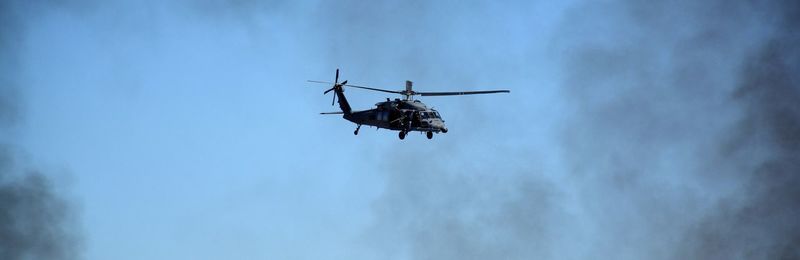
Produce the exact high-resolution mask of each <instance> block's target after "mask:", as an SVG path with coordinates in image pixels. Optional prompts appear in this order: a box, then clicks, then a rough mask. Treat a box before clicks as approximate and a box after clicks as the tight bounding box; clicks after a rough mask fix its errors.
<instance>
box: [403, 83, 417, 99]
mask: <svg viewBox="0 0 800 260" xmlns="http://www.w3.org/2000/svg"><path fill="white" fill-rule="evenodd" d="M413 84H414V82H411V81H410V80H406V91H405V92H403V96H404V97H405V98H404V99H403V100H411V99H412V97H413V96H414V90H413V89H412V87H411V85H413Z"/></svg>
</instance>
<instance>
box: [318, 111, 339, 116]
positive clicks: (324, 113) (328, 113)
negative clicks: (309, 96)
mask: <svg viewBox="0 0 800 260" xmlns="http://www.w3.org/2000/svg"><path fill="white" fill-rule="evenodd" d="M319 114H320V115H341V114H344V112H342V111H339V112H322V113H319Z"/></svg>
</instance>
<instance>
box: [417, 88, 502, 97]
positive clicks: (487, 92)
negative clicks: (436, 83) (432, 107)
mask: <svg viewBox="0 0 800 260" xmlns="http://www.w3.org/2000/svg"><path fill="white" fill-rule="evenodd" d="M495 93H511V91H510V90H505V89H502V90H482V91H457V92H415V94H417V95H420V96H460V95H477V94H495Z"/></svg>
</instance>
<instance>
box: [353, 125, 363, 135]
mask: <svg viewBox="0 0 800 260" xmlns="http://www.w3.org/2000/svg"><path fill="white" fill-rule="evenodd" d="M358 129H361V125H358V127H356V130H355V131H353V134H354V135H358Z"/></svg>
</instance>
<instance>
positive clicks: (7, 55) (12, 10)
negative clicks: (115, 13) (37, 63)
mask: <svg viewBox="0 0 800 260" xmlns="http://www.w3.org/2000/svg"><path fill="white" fill-rule="evenodd" d="M32 6H35V4H34V3H26V2H25V1H3V2H2V3H0V56H2V57H3V58H2V59H0V133H2V134H3V140H0V142H6V141H8V140H7V139H6V138H8V137H9V136H10V135H12V133H13V131H12V130H13V129H14V128H15V127H16V126H17V125H18V124H19V122H20V121H22V120H23V119H24V111H23V104H22V103H23V102H22V100H23V98H24V96H23V95H22V94H24V93H23V90H24V87H22V86H20V85H19V84H20V83H19V79H18V76H17V75H18V69H17V68H18V52H19V51H20V46H21V44H22V43H23V42H24V29H25V22H26V20H25V19H30V18H35V16H34V17H28V16H27V15H30V14H34V13H35V12H28V11H30V10H31V7H32ZM18 154H19V152H18V151H16V150H15V148H14V145H12V144H8V143H0V259H9V260H23V259H32V260H33V259H66V260H69V259H78V258H79V252H78V245H79V242H78V241H79V240H78V237H77V235H76V234H77V232H76V230H75V222H74V213H73V209H72V208H71V207H70V205H71V204H70V203H69V202H68V201H67V200H65V199H64V198H63V197H62V195H61V194H60V193H59V189H58V188H57V187H56V185H59V184H57V183H54V182H52V181H51V180H50V178H48V177H47V175H45V174H43V173H41V172H39V171H38V170H36V167H30V166H28V165H25V164H23V163H21V162H20V160H19V158H18V157H19V155H18Z"/></svg>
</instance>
